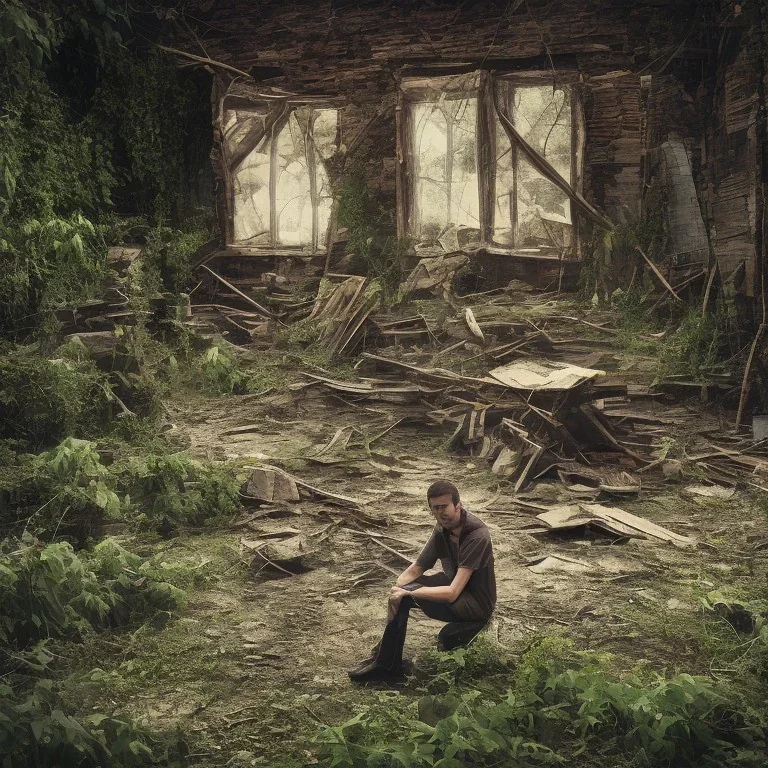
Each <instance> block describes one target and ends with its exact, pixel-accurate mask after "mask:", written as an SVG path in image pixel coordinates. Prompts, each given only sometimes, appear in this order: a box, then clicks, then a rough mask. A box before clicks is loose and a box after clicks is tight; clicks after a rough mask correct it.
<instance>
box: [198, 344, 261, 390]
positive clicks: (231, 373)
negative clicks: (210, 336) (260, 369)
mask: <svg viewBox="0 0 768 768" xmlns="http://www.w3.org/2000/svg"><path fill="white" fill-rule="evenodd" d="M194 368H195V370H197V371H198V372H199V373H200V374H201V376H202V379H203V381H205V382H206V384H207V386H208V388H209V389H210V390H212V391H214V392H220V393H224V394H233V393H235V394H244V393H245V392H247V391H248V374H247V373H246V372H245V371H244V370H243V369H242V368H241V366H240V364H239V363H238V362H237V360H236V359H235V358H234V357H233V356H232V355H231V354H230V353H229V352H227V350H226V349H224V348H223V347H220V346H217V345H214V346H212V347H210V348H209V349H208V350H206V351H205V352H203V354H202V355H200V356H199V357H198V358H197V359H196V360H195V362H194Z"/></svg>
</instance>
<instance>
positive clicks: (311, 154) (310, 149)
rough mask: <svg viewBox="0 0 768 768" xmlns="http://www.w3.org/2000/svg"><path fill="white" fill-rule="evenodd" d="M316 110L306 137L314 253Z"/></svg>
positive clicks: (316, 220) (310, 118)
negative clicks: (314, 136) (314, 132)
mask: <svg viewBox="0 0 768 768" xmlns="http://www.w3.org/2000/svg"><path fill="white" fill-rule="evenodd" d="M314 123H315V110H314V109H310V111H309V117H308V119H307V135H306V136H305V137H304V148H305V152H306V156H307V173H308V174H309V200H310V204H311V205H312V253H313V254H314V253H315V251H316V250H317V239H318V231H317V230H318V226H319V224H318V210H317V209H318V199H317V158H316V157H315V142H314V138H313V130H314Z"/></svg>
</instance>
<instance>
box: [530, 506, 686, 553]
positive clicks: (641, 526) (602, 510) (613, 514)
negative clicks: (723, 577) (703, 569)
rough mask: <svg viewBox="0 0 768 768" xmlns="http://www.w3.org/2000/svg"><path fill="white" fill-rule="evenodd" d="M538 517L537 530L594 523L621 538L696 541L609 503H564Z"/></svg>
mask: <svg viewBox="0 0 768 768" xmlns="http://www.w3.org/2000/svg"><path fill="white" fill-rule="evenodd" d="M536 519H537V520H538V521H539V522H540V523H541V524H542V525H543V527H542V528H540V529H534V530H536V531H537V532H545V533H548V532H550V531H568V530H573V529H574V528H585V527H591V528H597V529H598V530H600V531H602V532H603V533H607V534H609V535H612V536H616V537H619V538H621V537H630V538H641V539H646V538H647V539H651V540H654V541H663V542H667V543H669V544H674V545H675V546H677V547H692V546H695V545H696V540H695V539H693V538H691V537H689V536H681V535H680V534H678V533H674V532H672V531H669V530H667V529H666V528H662V527H661V526H660V525H656V524H655V523H652V522H650V521H649V520H644V519H643V518H641V517H637V515H633V514H631V513H629V512H625V511H624V510H623V509H619V508H618V507H606V506H603V505H602V504H564V505H562V506H557V507H552V508H550V509H548V510H547V511H546V512H542V513H541V514H538V515H536ZM531 532H533V531H531Z"/></svg>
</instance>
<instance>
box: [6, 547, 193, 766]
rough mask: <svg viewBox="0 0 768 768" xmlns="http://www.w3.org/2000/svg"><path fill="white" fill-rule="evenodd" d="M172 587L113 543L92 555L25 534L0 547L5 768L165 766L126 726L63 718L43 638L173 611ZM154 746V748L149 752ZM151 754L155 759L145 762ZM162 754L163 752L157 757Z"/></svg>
mask: <svg viewBox="0 0 768 768" xmlns="http://www.w3.org/2000/svg"><path fill="white" fill-rule="evenodd" d="M183 596H184V595H183V593H182V592H181V591H180V590H178V589H176V588H175V587H173V586H171V585H170V584H167V583H165V582H163V581H161V580H158V579H157V578H155V577H154V576H153V575H152V574H151V573H148V572H147V569H146V564H145V563H143V562H142V560H141V558H139V557H137V556H136V555H133V554H131V553H129V552H127V551H126V550H124V549H123V548H122V547H120V546H119V545H118V544H117V543H115V542H114V541H111V540H106V541H104V542H102V543H101V544H100V545H99V546H98V547H96V548H95V550H94V551H93V553H92V554H89V555H80V556H78V555H76V554H75V553H74V552H73V550H72V548H71V547H70V546H69V545H68V544H66V543H58V544H50V545H48V546H44V545H43V544H42V543H40V542H38V541H36V540H35V539H33V538H32V537H31V536H29V535H26V536H25V537H24V539H23V541H21V542H20V541H12V540H9V539H6V540H5V541H3V542H2V544H0V649H2V651H3V654H2V655H1V656H0V675H1V676H2V682H1V683H0V754H2V755H3V758H4V763H3V765H5V766H11V767H12V768H26V766H29V767H30V768H33V767H34V768H37V767H39V766H44V765H77V766H93V768H96V767H97V766H101V767H104V766H109V767H110V768H118V766H139V765H158V764H167V758H168V752H167V746H166V745H164V744H162V743H160V744H157V745H156V744H155V740H154V739H152V738H151V737H150V735H149V734H148V733H146V732H145V731H144V730H142V729H140V728H137V727H136V726H135V725H134V724H133V723H132V722H130V721H128V720H125V719H122V718H115V717H108V716H105V715H101V714H93V715H90V716H88V717H85V718H83V719H81V720H76V719H75V718H73V717H71V716H70V715H68V714H67V713H66V711H65V707H64V706H63V703H62V702H61V700H60V699H59V697H58V695H57V694H56V692H55V688H54V685H53V680H52V679H51V678H50V677H49V676H50V674H51V671H50V670H49V664H50V663H51V662H52V661H53V659H54V655H53V654H52V653H51V652H50V651H49V650H48V648H47V643H48V642H49V639H50V638H62V639H64V638H66V639H70V640H77V639H79V638H81V637H82V636H83V635H84V634H85V633H87V632H91V631H92V630H93V629H94V628H95V629H98V628H104V627H122V626H127V625H130V624H132V623H135V622H137V621H141V620H144V619H145V618H147V617H152V616H153V615H155V614H157V612H158V611H161V612H167V611H170V610H173V609H175V608H176V607H177V606H178V605H179V603H180V602H181V600H182V599H183ZM158 746H159V749H157V747H158ZM153 752H154V754H153ZM163 753H164V754H163Z"/></svg>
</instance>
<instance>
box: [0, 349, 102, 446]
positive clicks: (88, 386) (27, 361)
mask: <svg viewBox="0 0 768 768" xmlns="http://www.w3.org/2000/svg"><path fill="white" fill-rule="evenodd" d="M36 352H37V350H36V349H35V348H18V349H16V350H14V351H13V352H11V353H9V354H6V355H2V356H0V438H12V439H15V440H19V441H21V443H20V445H23V446H25V447H27V448H31V449H33V450H39V449H40V448H42V447H44V446H46V445H50V444H51V443H55V442H56V441H57V440H60V439H62V438H63V437H65V436H66V435H68V434H77V435H78V436H80V437H86V436H88V435H90V434H94V432H95V431H97V430H98V429H99V428H100V427H102V426H103V425H104V424H105V423H106V422H107V420H108V418H109V415H110V412H111V406H110V398H111V390H110V388H109V385H108V382H107V379H106V377H105V376H104V375H103V374H101V373H100V372H99V371H98V370H97V369H96V368H95V366H94V365H93V364H92V363H90V362H88V361H83V362H68V361H66V360H61V359H58V360H46V359H41V358H40V357H38V356H37V355H36Z"/></svg>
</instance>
